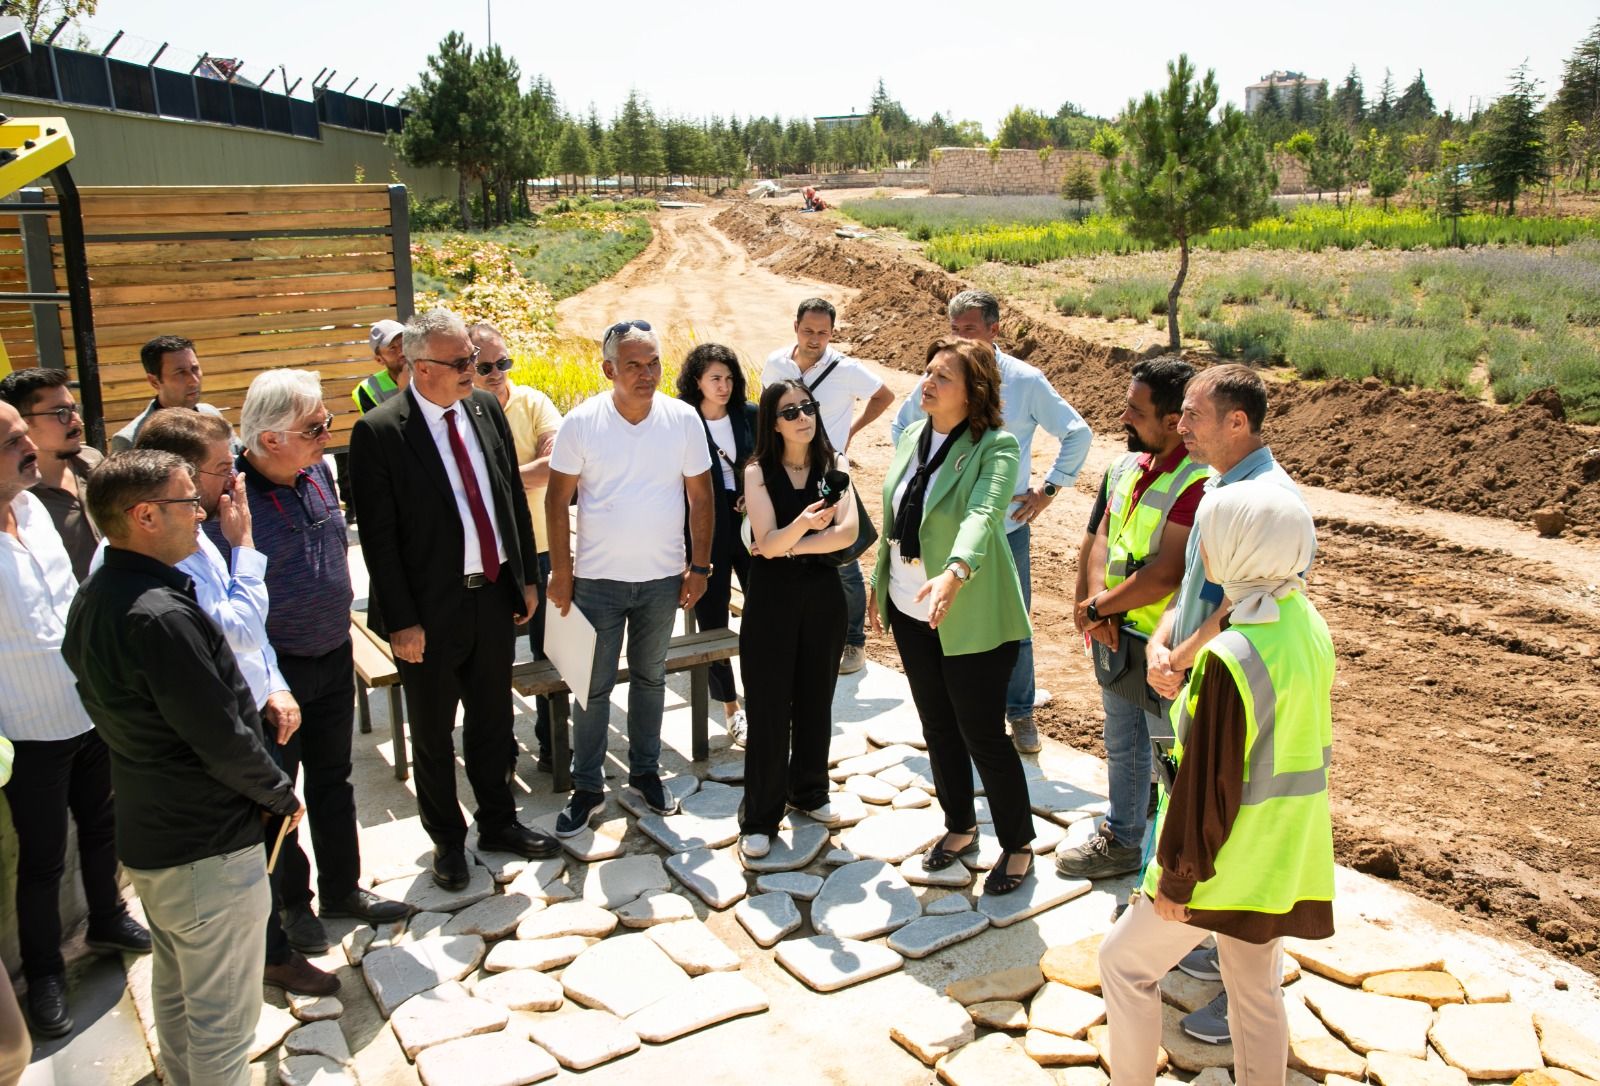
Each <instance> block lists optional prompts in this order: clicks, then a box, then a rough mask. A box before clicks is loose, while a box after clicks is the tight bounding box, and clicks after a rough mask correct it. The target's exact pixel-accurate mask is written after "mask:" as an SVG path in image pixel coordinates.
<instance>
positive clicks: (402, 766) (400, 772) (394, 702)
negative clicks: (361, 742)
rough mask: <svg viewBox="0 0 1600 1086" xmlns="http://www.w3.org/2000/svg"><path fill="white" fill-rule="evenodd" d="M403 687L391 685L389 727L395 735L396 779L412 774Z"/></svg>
mask: <svg viewBox="0 0 1600 1086" xmlns="http://www.w3.org/2000/svg"><path fill="white" fill-rule="evenodd" d="M402 689H403V687H401V686H399V685H396V686H391V687H389V727H390V729H391V730H392V733H393V735H394V779H395V780H397V781H403V780H405V779H406V778H407V777H409V776H410V775H411V771H410V768H409V766H408V764H407V761H406V712H405V701H404V699H403V698H402V697H401V694H400V691H401V690H402Z"/></svg>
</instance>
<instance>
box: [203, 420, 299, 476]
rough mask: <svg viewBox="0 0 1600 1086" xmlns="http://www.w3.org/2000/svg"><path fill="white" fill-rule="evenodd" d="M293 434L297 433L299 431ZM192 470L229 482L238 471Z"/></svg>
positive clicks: (232, 468)
mask: <svg viewBox="0 0 1600 1086" xmlns="http://www.w3.org/2000/svg"><path fill="white" fill-rule="evenodd" d="M295 432H296V433H298V432H299V431H298V430H297V431H295ZM194 470H195V471H196V472H197V473H198V474H200V475H209V476H211V477H212V478H215V479H227V480H229V481H230V482H231V481H232V480H233V479H235V478H237V477H238V475H239V469H238V468H236V467H230V468H228V470H227V471H207V470H206V469H205V468H195V469H194Z"/></svg>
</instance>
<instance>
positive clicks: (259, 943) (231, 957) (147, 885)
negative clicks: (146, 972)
mask: <svg viewBox="0 0 1600 1086" xmlns="http://www.w3.org/2000/svg"><path fill="white" fill-rule="evenodd" d="M127 871H128V877H129V878H130V879H131V880H132V881H133V886H134V889H135V890H137V891H138V893H139V900H140V901H141V902H142V903H143V904H144V913H145V916H146V917H147V918H148V919H149V921H150V941H151V943H152V944H153V946H152V950H153V954H152V961H151V980H150V1001H151V1004H152V1006H153V1008H154V1013H155V1019H156V1038H157V1040H159V1041H160V1043H161V1060H162V1063H163V1064H164V1065H165V1066H166V1072H167V1075H166V1081H167V1083H168V1086H248V1084H249V1082H250V1064H249V1056H250V1044H251V1042H252V1041H253V1040H254V1039H255V1031H256V1022H257V1021H258V1020H259V1019H260V1017H261V975H262V971H263V969H265V967H266V950H265V947H266V942H265V940H266V931H267V913H268V911H269V910H270V909H271V908H272V894H271V891H270V890H269V889H268V886H267V857H266V852H265V850H264V849H263V848H262V847H261V846H260V845H259V844H256V845H250V846H248V847H246V848H242V849H240V850H238V851H237V852H229V853H226V854H224V855H221V856H207V857H206V858H205V859H203V860H198V861H196V862H194V863H192V864H186V865H184V866H182V867H164V868H159V869H156V870H138V869H134V868H128V869H127Z"/></svg>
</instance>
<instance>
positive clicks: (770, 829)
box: [739, 381, 856, 857]
mask: <svg viewBox="0 0 1600 1086" xmlns="http://www.w3.org/2000/svg"><path fill="white" fill-rule="evenodd" d="M836 463H837V461H836V460H835V458H834V454H833V449H832V447H831V446H829V444H828V435H827V432H826V431H825V430H824V429H823V427H822V420H821V419H819V418H818V417H817V402H816V401H815V400H813V399H812V398H811V390H810V389H808V388H806V386H805V385H803V384H801V383H800V382H799V381H779V382H778V383H776V384H772V385H768V386H767V387H766V389H765V390H764V391H763V392H762V393H761V406H760V411H759V412H758V413H757V416H756V449H755V455H754V456H753V457H752V458H751V460H750V464H749V465H748V466H747V467H746V468H745V469H744V479H745V507H746V509H747V511H748V512H749V515H750V534H751V542H752V548H751V560H750V577H749V581H748V583H747V585H746V587H745V596H744V618H743V620H742V621H741V622H740V624H739V662H740V667H741V668H742V669H743V671H744V675H745V708H746V711H747V712H748V713H749V717H750V733H749V737H748V738H747V739H746V746H745V757H744V803H743V804H742V805H741V806H740V808H739V833H740V837H739V850H740V852H741V853H742V854H743V855H745V856H750V857H759V856H765V855H766V854H767V851H768V850H769V849H770V848H771V847H772V837H773V835H774V834H776V833H777V832H778V822H779V821H780V820H781V819H782V818H783V811H784V805H785V803H786V802H787V804H788V806H790V807H792V808H794V809H795V810H797V811H800V812H801V813H803V814H805V815H807V816H809V817H811V818H813V819H815V820H816V821H818V822H821V823H823V824H824V825H832V824H833V823H835V822H837V821H838V816H837V814H836V813H835V812H834V809H833V805H832V804H831V803H829V802H828V742H829V739H830V738H831V736H832V732H833V688H834V684H835V683H836V682H837V681H838V678H839V658H840V656H842V655H843V654H844V619H845V605H844V588H843V587H842V586H841V585H840V583H839V568H838V566H837V565H835V564H833V563H832V562H831V561H829V560H828V559H827V558H826V557H824V556H826V555H828V554H831V553H832V552H834V551H839V550H843V549H844V548H846V547H848V546H850V544H852V543H854V542H855V539H856V506H855V498H854V496H853V495H852V494H850V492H849V489H848V487H841V488H837V492H833V490H834V488H830V487H829V485H828V483H827V476H828V473H829V472H832V471H834V470H835V465H836ZM835 481H836V482H837V479H836V480H835ZM825 492H827V493H826V494H825Z"/></svg>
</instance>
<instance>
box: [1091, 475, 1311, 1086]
mask: <svg viewBox="0 0 1600 1086" xmlns="http://www.w3.org/2000/svg"><path fill="white" fill-rule="evenodd" d="M1196 527H1197V529H1198V531H1199V532H1200V533H1201V534H1202V537H1203V538H1202V541H1201V544H1200V556H1201V562H1202V563H1203V566H1204V569H1205V576H1206V578H1207V579H1208V580H1210V581H1211V582H1212V583H1214V584H1219V585H1221V586H1222V589H1223V592H1224V594H1225V595H1226V597H1227V598H1228V599H1229V600H1231V601H1232V607H1231V609H1230V610H1229V612H1228V614H1227V616H1226V618H1225V620H1224V626H1225V629H1224V630H1223V632H1221V633H1219V634H1218V635H1217V636H1216V637H1214V638H1212V639H1211V640H1210V641H1208V642H1206V643H1205V645H1203V646H1202V647H1201V648H1200V650H1199V651H1198V652H1197V653H1196V654H1195V659H1194V667H1193V669H1192V670H1191V672H1190V677H1189V682H1188V685H1187V686H1186V687H1185V688H1184V689H1183V690H1182V691H1181V692H1180V693H1179V695H1178V702H1177V704H1176V705H1175V706H1174V707H1173V711H1172V723H1173V725H1174V728H1175V730H1176V740H1177V745H1176V747H1175V748H1174V754H1175V756H1176V759H1177V773H1176V776H1175V778H1174V779H1173V784H1172V788H1171V791H1170V794H1168V795H1166V796H1164V799H1163V802H1162V808H1161V811H1160V812H1159V814H1158V816H1157V824H1156V845H1155V855H1154V859H1153V862H1152V863H1151V864H1150V865H1149V867H1148V868H1147V869H1146V870H1145V874H1144V881H1143V884H1142V885H1141V887H1140V889H1139V890H1138V892H1137V893H1136V894H1135V897H1134V900H1133V901H1132V903H1131V904H1130V905H1129V906H1128V909H1127V911H1126V912H1124V913H1123V914H1122V917H1121V918H1120V919H1119V920H1118V921H1117V923H1116V925H1115V926H1114V927H1113V928H1112V929H1111V933H1110V934H1109V935H1107V936H1106V940H1105V942H1104V944H1102V946H1101V947H1100V978H1101V984H1102V987H1103V988H1104V990H1105V999H1106V1022H1107V1025H1108V1026H1109V1027H1110V1034H1109V1036H1110V1046H1111V1047H1110V1052H1109V1058H1110V1064H1111V1068H1112V1082H1113V1083H1115V1084H1119V1086H1120V1084H1124V1083H1127V1084H1132V1083H1141V1084H1142V1083H1148V1082H1151V1081H1153V1080H1154V1079H1155V1075H1156V1058H1157V1049H1158V1047H1159V1045H1160V1041H1161V993H1160V991H1159V985H1160V982H1161V979H1162V978H1163V977H1164V976H1165V975H1166V973H1167V971H1168V970H1169V969H1171V968H1172V967H1173V965H1175V964H1176V963H1177V962H1178V961H1179V959H1181V958H1182V957H1184V955H1186V954H1187V953H1189V952H1190V951H1191V950H1193V948H1194V947H1195V946H1197V945H1198V944H1199V943H1200V941H1201V940H1202V939H1204V938H1205V937H1206V933H1207V932H1214V933H1215V934H1216V938H1217V943H1218V946H1219V950H1220V953H1219V961H1220V963H1221V973H1222V979H1223V982H1224V983H1225V984H1226V985H1227V990H1228V992H1229V994H1230V1004H1229V1008H1228V1017H1229V1019H1230V1024H1231V1026H1232V1031H1231V1032H1232V1036H1233V1053H1234V1061H1235V1062H1234V1075H1235V1078H1236V1081H1238V1082H1240V1083H1243V1084H1245V1086H1253V1084H1260V1083H1281V1082H1283V1080H1284V1070H1283V1069H1284V1065H1285V1061H1286V1060H1287V1058H1288V1054H1289V1052H1288V1049H1289V1023H1288V1017H1287V1013H1286V1011H1285V1010H1284V1005H1283V997H1282V995H1281V993H1280V991H1279V987H1280V985H1281V983H1282V970H1283V947H1282V940H1283V939H1284V938H1285V937H1287V936H1292V937H1295V938H1300V939H1326V938H1327V937H1328V936H1330V935H1332V934H1333V893H1334V866H1333V825H1332V818H1331V815H1330V813H1329V807H1328V768H1329V763H1330V760H1331V755H1332V750H1333V724H1332V711H1331V706H1330V696H1331V692H1332V689H1333V678H1334V652H1333V642H1332V640H1331V638H1330V637H1329V636H1328V625H1327V623H1326V622H1324V621H1323V619H1322V616H1321V615H1319V614H1318V613H1317V610H1316V608H1315V607H1313V606H1312V605H1311V603H1310V602H1309V601H1308V600H1307V599H1306V597H1305V595H1304V592H1303V589H1304V587H1305V585H1304V582H1303V581H1302V579H1301V576H1300V574H1301V571H1302V570H1304V569H1305V568H1306V567H1307V566H1308V565H1309V564H1310V562H1311V557H1312V554H1313V553H1314V551H1315V549H1316V529H1315V527H1314V526H1313V524H1312V520H1311V513H1310V511H1309V510H1308V509H1307V508H1306V506H1305V503H1304V502H1303V501H1301V500H1300V498H1299V496H1298V495H1296V494H1294V493H1292V492H1291V491H1289V490H1288V489H1286V488H1285V487H1283V486H1281V485H1280V484H1278V483H1276V482H1273V481H1271V480H1268V479H1259V478H1258V479H1248V480H1244V481H1242V482H1237V483H1233V484H1230V485H1229V486H1227V487H1224V488H1222V489H1219V490H1215V491H1214V492H1212V493H1211V494H1209V495H1207V496H1206V499H1205V501H1203V502H1201V503H1200V508H1199V511H1198V513H1197V514H1196Z"/></svg>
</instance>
